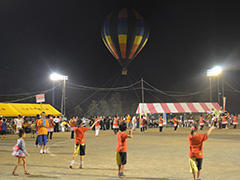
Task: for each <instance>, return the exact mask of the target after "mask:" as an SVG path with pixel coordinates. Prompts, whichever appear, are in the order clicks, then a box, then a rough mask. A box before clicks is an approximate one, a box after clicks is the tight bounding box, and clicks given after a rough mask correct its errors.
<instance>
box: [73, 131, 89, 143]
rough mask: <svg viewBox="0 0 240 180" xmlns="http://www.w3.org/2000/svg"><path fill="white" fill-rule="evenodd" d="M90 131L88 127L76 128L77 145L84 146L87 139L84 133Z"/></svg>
mask: <svg viewBox="0 0 240 180" xmlns="http://www.w3.org/2000/svg"><path fill="white" fill-rule="evenodd" d="M87 130H88V128H87V127H75V128H74V132H75V144H84V143H85V138H84V133H85V132H86V131H87Z"/></svg>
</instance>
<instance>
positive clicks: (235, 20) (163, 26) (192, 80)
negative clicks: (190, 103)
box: [0, 0, 240, 112]
mask: <svg viewBox="0 0 240 180" xmlns="http://www.w3.org/2000/svg"><path fill="white" fill-rule="evenodd" d="M225 2H228V3H221V2H220V1H210V2H208V1H206V2H203V1H157V0H156V1H151V0H148V1H131V0H128V1H127V0H125V1H124V0H121V1H120V0H119V1H115V0H101V1H100V0H95V1H93V0H88V1H80V0H71V1H69V0H65V1H60V0H51V1H49V0H47V1H45V0H41V1H40V0H39V1H32V0H29V1H25V0H21V1H17V0H1V1H0V17H1V26H0V27H1V28H0V33H1V40H0V62H1V64H0V75H1V79H0V83H1V86H0V94H1V95H4V94H14V93H20V92H33V91H39V90H45V89H49V88H51V87H52V82H51V81H50V80H49V75H50V73H52V72H59V73H62V74H65V75H68V76H69V82H74V83H78V84H83V85H86V86H96V87H103V85H104V84H105V83H106V82H107V81H108V80H109V79H111V78H112V77H114V76H115V75H116V74H119V76H120V75H121V67H120V65H119V64H118V62H117V61H116V60H115V59H114V57H113V56H112V55H111V54H110V53H109V52H108V50H107V48H106V47H105V46H104V44H103V42H102V40H101V27H102V24H103V21H104V17H105V16H106V15H107V14H108V13H109V12H111V11H112V10H114V9H116V8H123V7H129V8H135V9H136V10H137V11H138V12H139V13H140V14H141V15H142V16H143V17H144V20H145V22H146V23H147V24H148V26H149V28H150V37H149V41H148V42H147V44H146V46H145V47H144V48H143V50H142V51H141V53H140V54H139V55H138V56H137V58H136V59H135V60H134V62H133V63H131V64H130V66H129V70H128V72H129V76H131V79H132V81H134V80H133V79H136V80H139V79H140V78H141V77H143V78H144V79H145V80H146V81H147V82H149V83H151V84H152V85H154V86H155V87H157V88H159V89H161V90H168V91H181V92H186V93H187V92H194V91H199V90H204V89H207V88H209V81H208V78H207V77H206V75H205V73H206V70H207V69H208V68H211V67H212V66H214V65H222V66H223V67H224V74H223V75H224V80H225V81H226V83H227V84H228V85H225V94H226V96H227V101H228V108H229V109H230V110H232V111H235V112H236V111H239V108H238V107H239V105H240V100H239V98H238V97H239V92H240V81H239V77H240V68H239V67H240V61H239V59H240V23H239V17H240V11H239V3H230V1H225ZM121 78H123V77H121ZM123 81H124V80H123ZM122 84H123V83H119V82H118V83H116V84H115V85H113V84H111V83H110V84H109V83H108V84H106V86H108V87H111V86H118V85H122ZM230 86H231V88H230ZM233 89H235V90H233ZM237 90H239V91H237ZM68 92H71V90H69V91H68ZM207 92H208V91H207ZM57 95H58V94H57ZM75 96H76V92H75ZM81 96H82V97H81V98H84V97H83V94H82V95H81ZM22 97H24V96H21V97H0V98H1V101H6V100H11V99H18V98H22ZM68 97H69V100H68V101H69V102H70V101H71V98H73V94H71V93H69V94H68ZM81 98H80V99H81ZM208 98H209V96H208V94H207V93H206V101H207V100H208ZM215 99H216V98H215ZM150 100H151V99H149V101H150ZM151 101H153V100H151ZM196 101H198V99H196ZM47 102H48V103H50V102H51V98H50V95H49V98H47ZM74 103H77V102H75V101H74V102H72V104H74Z"/></svg>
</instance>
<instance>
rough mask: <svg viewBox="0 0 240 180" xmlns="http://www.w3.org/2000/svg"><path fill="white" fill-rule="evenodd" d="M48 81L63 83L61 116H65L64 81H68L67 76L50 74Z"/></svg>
mask: <svg viewBox="0 0 240 180" xmlns="http://www.w3.org/2000/svg"><path fill="white" fill-rule="evenodd" d="M50 79H51V80H52V81H63V88H62V100H61V113H62V115H63V116H65V113H66V81H67V80H68V76H64V75H61V74H57V73H52V74H51V75H50ZM53 91H54V90H53Z"/></svg>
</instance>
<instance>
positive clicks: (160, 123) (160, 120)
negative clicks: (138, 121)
mask: <svg viewBox="0 0 240 180" xmlns="http://www.w3.org/2000/svg"><path fill="white" fill-rule="evenodd" d="M159 125H160V126H162V125H163V120H162V116H160V117H159Z"/></svg>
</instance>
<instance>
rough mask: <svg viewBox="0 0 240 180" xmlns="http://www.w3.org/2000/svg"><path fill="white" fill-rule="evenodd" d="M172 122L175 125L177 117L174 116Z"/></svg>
mask: <svg viewBox="0 0 240 180" xmlns="http://www.w3.org/2000/svg"><path fill="white" fill-rule="evenodd" d="M173 124H174V125H177V118H175V117H174V118H173Z"/></svg>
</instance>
